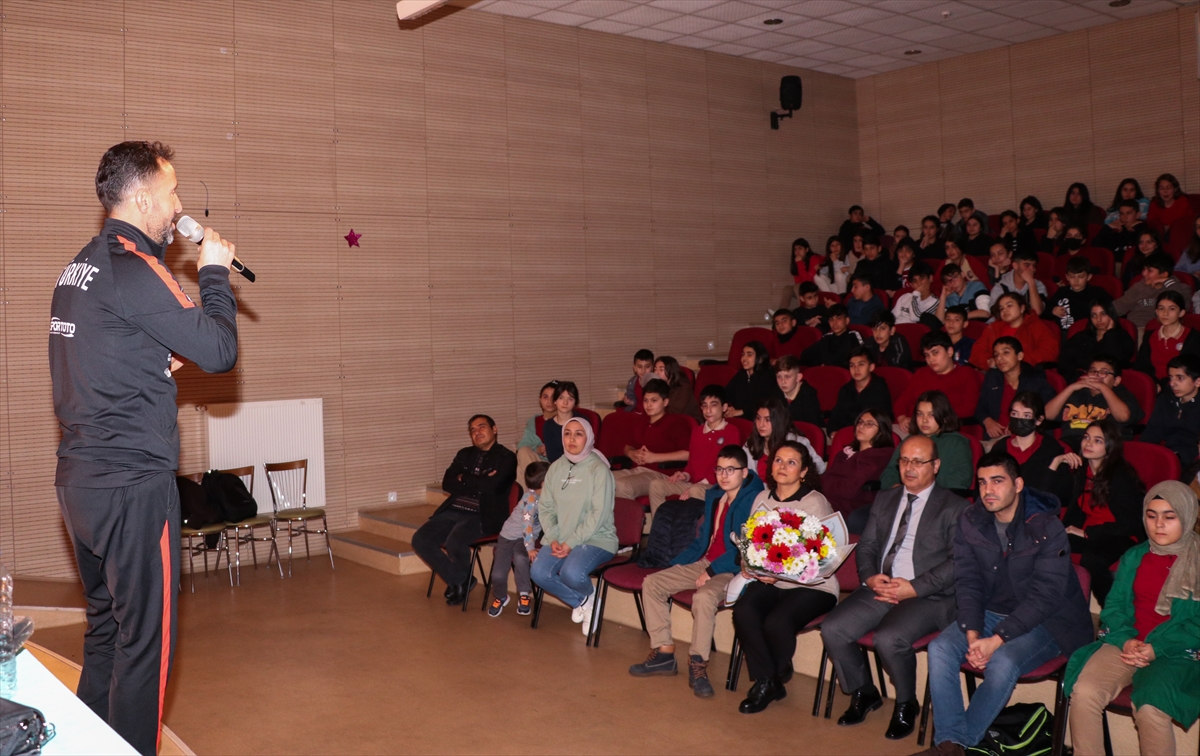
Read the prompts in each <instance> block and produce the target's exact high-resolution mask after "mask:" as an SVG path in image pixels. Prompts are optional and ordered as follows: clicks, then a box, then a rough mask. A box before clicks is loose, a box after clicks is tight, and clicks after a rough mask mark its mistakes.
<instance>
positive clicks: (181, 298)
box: [117, 234, 196, 309]
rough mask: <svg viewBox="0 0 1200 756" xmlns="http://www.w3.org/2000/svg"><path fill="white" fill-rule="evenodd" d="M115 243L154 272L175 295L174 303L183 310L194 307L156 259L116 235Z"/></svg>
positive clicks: (176, 282)
mask: <svg viewBox="0 0 1200 756" xmlns="http://www.w3.org/2000/svg"><path fill="white" fill-rule="evenodd" d="M117 241H119V242H121V246H122V247H124V248H125V251H127V252H132V253H133V254H135V255H137V256H138V257H140V258H142V259H143V260H145V261H146V264H147V265H149V266H150V270H152V271H154V274H155V275H156V276H158V277H159V278H160V279H161V280H162V282H163V283H164V284H166V285H167V289H168V290H170V292H171V293H172V294H173V295H175V299H176V301H178V302H179V304H181V305H183V308H184V309H187V308H189V307H195V306H196V303H195V302H193V301H192V300H191V299H190V298H189V297H188V295H187V294H185V293H184V291H183V288H182V287H181V286H180V285H179V282H178V281H176V280H175V276H173V275H171V271H169V270H167V269H166V267H165V266H164V265H163V264H162V263H160V262H159V261H158V258H157V257H154V256H153V255H148V254H146V253H145V252H141V251H139V250H138V248H137V245H136V244H134V243H133V242H131V241H129V240H128V239H126V238H125V237H124V236H121V235H120V234H117Z"/></svg>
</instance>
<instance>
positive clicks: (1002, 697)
mask: <svg viewBox="0 0 1200 756" xmlns="http://www.w3.org/2000/svg"><path fill="white" fill-rule="evenodd" d="M1003 619H1004V615H1003V614H995V613H993V612H985V613H984V617H983V633H982V634H981V635H980V637H981V638H988V637H991V635H992V631H993V630H994V629H995V627H996V625H999V624H1000V622H1001V621H1002V620H1003ZM1059 653H1060V651H1059V649H1058V643H1056V642H1055V641H1054V636H1052V635H1051V634H1050V632H1049V631H1048V630H1046V628H1045V627H1043V626H1041V625H1038V626H1037V627H1035V628H1034V629H1032V630H1030V631H1029V632H1027V633H1025V634H1024V635H1022V636H1020V637H1017V638H1013V639H1012V640H1011V641H1006V642H1005V643H1002V644H1000V648H998V649H996V652H995V653H994V654H992V658H991V659H990V660H989V661H988V665H987V669H986V670H985V672H986V675H985V676H984V678H983V682H982V683H981V684H980V685H979V687H978V688H976V689H975V695H974V696H972V697H971V703H970V705H968V706H967V708H966V709H965V710H964V709H963V696H962V682H961V677H962V675H961V671H960V667H961V666H962V664H963V663H965V662H966V655H967V636H966V633H964V632H963V631H962V630H960V629H959V627H958V623H957V622H955V623H954V624H952V625H950V626H949V627H947V628H946V629H945V630H943V631H942V634H941V635H939V636H938V637H937V638H936V639H934V641H933V643H930V644H929V682H930V686H931V687H932V691H931V701H932V703H933V726H934V729H935V731H936V736H935V737H936V740H937V742H938V743H944V742H945V741H947V740H949V741H953V742H955V743H958V744H959V745H960V746H962V747H963V748H970V747H972V746H975V745H978V744H979V742H980V741H981V740H983V736H984V735H986V734H987V729H988V727H991V725H992V722H994V721H995V719H996V715H998V714H999V713H1000V712H1001V711H1002V710H1003V709H1004V707H1005V706H1007V705H1008V699H1009V697H1010V696H1011V695H1012V692H1013V688H1015V687H1017V678H1019V677H1020V676H1021V675H1023V674H1025V673H1027V672H1032V671H1033V670H1035V669H1037V668H1038V667H1040V666H1041V665H1043V664H1045V663H1046V662H1048V661H1050V660H1051V659H1053V658H1054V657H1056V656H1058V655H1059Z"/></svg>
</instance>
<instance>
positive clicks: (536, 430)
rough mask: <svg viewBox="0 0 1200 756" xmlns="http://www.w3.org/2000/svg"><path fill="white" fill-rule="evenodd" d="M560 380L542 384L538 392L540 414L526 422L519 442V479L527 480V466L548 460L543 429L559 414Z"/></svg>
mask: <svg viewBox="0 0 1200 756" xmlns="http://www.w3.org/2000/svg"><path fill="white" fill-rule="evenodd" d="M557 385H558V381H550V382H549V383H547V384H546V385H545V386H542V391H541V393H540V394H538V404H540V405H541V407H542V413H541V414H540V415H534V416H533V417H531V418H529V421H528V422H527V423H525V433H524V434H523V435H522V436H521V440H520V442H518V443H517V480H519V481H520V480H525V468H527V467H529V466H530V465H531V464H533V463H534V462H538V461H543V462H545V461H547V460H546V445H545V444H544V443H542V430H543V428H544V426H545V424H546V421H547V420H549V419H550V418H552V417H554V416H555V415H556V414H558V407H556V406H555V405H554V388H555V387H556V386H557Z"/></svg>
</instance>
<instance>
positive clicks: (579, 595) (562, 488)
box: [529, 418, 617, 635]
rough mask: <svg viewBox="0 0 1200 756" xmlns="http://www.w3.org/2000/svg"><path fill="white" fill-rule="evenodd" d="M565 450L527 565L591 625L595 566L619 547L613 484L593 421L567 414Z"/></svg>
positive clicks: (549, 481)
mask: <svg viewBox="0 0 1200 756" xmlns="http://www.w3.org/2000/svg"><path fill="white" fill-rule="evenodd" d="M562 441H563V455H562V456H561V457H559V458H558V459H557V460H555V461H554V462H553V463H552V464H551V465H550V469H549V470H547V471H546V480H545V482H544V483H543V484H542V498H541V499H539V500H538V519H539V520H541V523H542V548H541V550H540V551H539V552H538V555H537V559H535V560H534V562H533V567H532V569H530V571H529V576H530V577H531V578H532V579H533V582H535V583H537V584H538V586H539V587H541V588H542V590H544V591H546V593H549V594H550V595H551V596H554V597H555V598H557V599H558V600H559V601H562V602H563V603H564V604H566V605H567V606H569V607H572V612H571V621H573V622H580V623H582V624H583V634H584V635H587V634H588V627H589V626H590V625H591V619H592V605H593V603H594V599H595V598H596V589H595V588H594V587H593V586H592V578H591V574H592V570H594V569H596V568H597V567H599V566H600V565H602V564H604V563H605V562H607V561H608V560H610V559H612V558H613V557H614V556H615V555H616V552H617V527H616V522H615V520H614V519H613V503H614V498H613V496H614V494H613V491H614V484H613V475H612V471H611V470H610V469H609V466H608V460H607V459H605V458H604V455H603V454H601V453H600V452H598V451H596V450H595V448H594V446H595V437H594V435H593V432H592V426H591V423H589V422H587V421H586V420H584V419H582V418H574V419H571V420H568V421H567V423H566V425H564V426H563V429H562Z"/></svg>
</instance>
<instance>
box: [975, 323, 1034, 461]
mask: <svg viewBox="0 0 1200 756" xmlns="http://www.w3.org/2000/svg"><path fill="white" fill-rule="evenodd" d="M1024 359H1025V353H1024V352H1023V351H1022V348H1021V342H1020V341H1019V340H1018V339H1017V338H1016V337H1015V336H1001V337H1000V338H998V339H996V341H995V343H994V344H992V361H993V363H995V365H996V367H993V368H988V371H987V372H986V373H984V375H983V385H982V386H980V387H979V404H978V405H976V407H975V419H976V420H978V421H979V422H980V423H981V424H982V425H983V429H984V432H985V433H986V434H987V437H988V438H1000V437H1001V436H1004V435H1006V434H1007V433H1008V414H1009V410H1010V409H1011V397H1013V396H1015V395H1016V394H1018V393H1021V392H1023V391H1032V392H1034V393H1035V394H1037V395H1038V396H1040V397H1041V398H1042V402H1043V403H1044V402H1048V401H1050V400H1051V399H1053V398H1054V387H1053V386H1051V385H1050V382H1049V381H1048V380H1046V372H1045V371H1044V370H1041V369H1040V368H1035V367H1034V366H1032V365H1030V364H1028V363H1027V362H1025V361H1024ZM1006 397H1007V398H1009V399H1010V401H1009V404H1008V405H1006V404H1005V401H1004V400H1005V398H1006Z"/></svg>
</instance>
